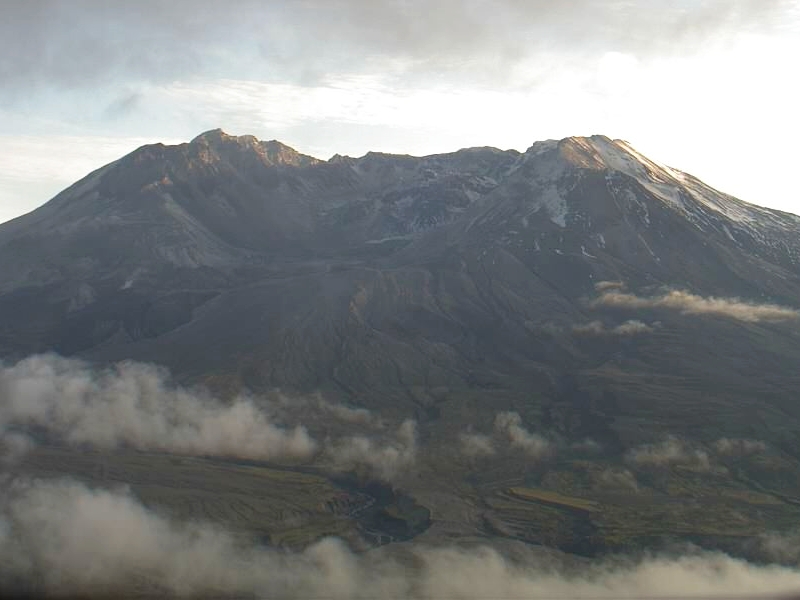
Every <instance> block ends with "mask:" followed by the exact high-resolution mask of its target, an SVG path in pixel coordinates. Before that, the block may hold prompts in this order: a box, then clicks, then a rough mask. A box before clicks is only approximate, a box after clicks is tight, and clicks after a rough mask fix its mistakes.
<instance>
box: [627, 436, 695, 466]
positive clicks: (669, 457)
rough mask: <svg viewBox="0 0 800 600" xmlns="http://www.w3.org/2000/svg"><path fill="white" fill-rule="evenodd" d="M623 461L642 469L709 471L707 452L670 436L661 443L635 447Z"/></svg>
mask: <svg viewBox="0 0 800 600" xmlns="http://www.w3.org/2000/svg"><path fill="white" fill-rule="evenodd" d="M625 459H626V460H627V461H628V462H629V463H630V464H633V465H637V466H642V467H672V466H679V465H680V466H686V467H690V468H693V469H695V470H698V471H710V470H711V459H710V457H709V455H708V452H706V451H705V450H702V449H700V448H695V447H694V446H692V445H691V444H689V443H688V442H686V441H684V440H681V439H679V438H676V437H672V436H671V437H668V438H667V439H666V440H664V441H663V442H659V443H655V444H644V445H642V446H637V447H636V448H633V449H631V450H629V451H628V452H627V453H626V455H625Z"/></svg>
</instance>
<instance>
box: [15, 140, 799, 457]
mask: <svg viewBox="0 0 800 600" xmlns="http://www.w3.org/2000/svg"><path fill="white" fill-rule="evenodd" d="M798 234H800V218H798V217H795V216H794V215H789V214H786V213H781V212H778V211H774V210H768V209H765V208H759V207H756V206H753V205H749V204H746V203H744V202H741V201H739V200H737V199H735V198H732V197H730V196H727V195H725V194H722V193H720V192H717V191H716V190H713V189H711V188H709V187H708V186H706V185H704V184H703V183H702V182H700V181H698V180H697V179H695V178H694V177H692V176H690V175H687V174H685V173H682V172H680V171H677V170H674V169H670V168H667V167H664V166H662V165H658V164H655V163H653V162H652V161H650V160H648V159H647V158H645V157H643V156H641V155H640V154H638V153H637V152H636V151H635V150H634V149H632V148H631V147H630V146H629V145H628V144H626V143H625V142H622V141H619V140H616V141H612V140H610V139H608V138H606V137H603V136H593V137H590V138H567V139H564V140H561V141H545V142H537V143H535V144H534V145H533V146H531V148H529V149H528V150H527V151H526V152H524V153H519V152H516V151H500V150H497V149H494V148H470V149H464V150H460V151H458V152H454V153H451V154H442V155H435V156H427V157H421V158H419V157H411V156H394V155H387V154H377V153H369V154H367V155H365V156H363V157H361V158H350V157H342V156H338V155H337V156H335V157H333V158H332V159H330V160H328V161H320V160H317V159H315V158H311V157H308V156H304V155H302V154H299V153H297V152H296V151H294V150H292V149H291V148H289V147H287V146H284V145H283V144H281V143H279V142H275V141H272V142H261V141H258V140H256V139H255V138H253V137H252V136H241V137H233V136H229V135H226V134H225V133H223V132H222V131H219V130H217V131H211V132H207V133H205V134H202V135H200V136H199V137H197V138H195V139H194V140H193V141H192V142H190V143H188V144H182V145H180V146H163V145H160V144H158V145H152V146H145V147H142V148H140V149H138V150H136V151H135V152H133V153H131V154H129V155H128V156H125V157H123V158H121V159H119V160H118V161H116V162H114V163H111V164H109V165H107V166H105V167H103V168H101V169H99V170H97V171H95V172H94V173H91V174H90V175H88V176H87V177H86V178H85V179H83V180H81V181H79V182H78V183H76V184H75V185H73V186H71V187H70V188H68V189H66V190H65V191H64V192H62V193H61V194H59V195H58V196H56V197H55V198H54V199H53V200H51V201H50V202H49V203H48V204H46V205H45V206H43V207H41V208H40V209H38V210H36V211H34V212H32V213H30V214H28V215H25V216H23V217H20V218H18V219H16V220H14V221H11V222H9V223H6V224H4V225H2V226H0V257H2V260H0V353H1V354H0V355H1V356H3V357H4V358H6V359H7V360H11V359H14V358H18V357H22V356H25V355H28V354H31V353H35V352H42V351H48V350H54V351H57V352H59V353H62V354H66V355H80V356H84V357H86V358H89V359H91V360H95V361H101V362H103V361H115V360H120V359H124V358H133V359H137V360H146V361H154V362H157V363H161V364H164V365H166V366H168V367H169V368H170V369H171V370H172V371H173V373H175V374H176V376H177V377H179V378H180V379H182V380H186V381H201V382H206V383H210V384H213V385H214V386H218V387H220V388H221V389H222V390H224V391H235V390H239V389H242V388H248V389H252V390H256V391H258V390H267V389H272V388H274V387H280V388H282V389H285V390H296V391H298V392H309V391H321V392H323V393H325V394H327V395H329V396H331V397H333V398H337V399H339V400H341V401H346V402H348V403H350V404H354V405H360V406H365V407H367V408H370V409H374V410H379V411H381V412H383V413H386V414H389V415H393V416H396V417H398V418H400V417H403V416H414V417H415V418H417V419H418V420H419V421H420V423H421V424H422V425H423V426H424V427H427V429H425V431H426V432H427V433H426V435H430V436H431V438H432V439H434V440H435V439H437V438H436V436H443V437H442V440H445V439H447V436H448V435H450V434H451V433H452V432H453V431H457V430H460V428H463V427H465V426H469V425H475V424H479V423H481V422H484V421H485V422H491V420H492V419H493V418H494V415H495V414H496V413H497V412H498V411H502V410H514V411H517V412H519V413H520V414H521V415H522V416H523V417H524V418H525V419H526V420H527V421H529V422H531V423H535V424H537V426H540V427H542V428H545V429H547V430H548V431H550V432H552V433H553V435H557V436H560V437H561V438H562V439H564V440H566V441H568V442H579V441H581V440H584V439H586V438H591V439H593V440H595V441H597V442H599V443H601V444H603V445H604V447H606V448H608V449H611V450H613V451H615V452H623V451H624V450H625V449H626V448H629V447H631V446H632V445H634V444H636V443H640V442H642V441H647V440H649V439H652V438H654V437H657V436H658V435H662V434H665V433H671V432H675V431H679V432H680V433H681V434H682V435H686V436H687V437H689V438H692V439H700V440H712V439H716V438H719V437H724V436H728V437H748V438H755V439H768V440H771V441H773V442H774V443H776V444H780V445H781V447H783V448H785V449H786V451H788V452H793V453H796V452H797V450H798V448H799V446H798V444H800V439H798V433H797V432H799V431H800V405H799V404H798V403H797V390H798V389H799V388H800V376H798V375H797V372H798V371H797V367H798V365H800V343H799V342H800V321H799V320H798V314H797V312H795V309H798V308H800V235H798ZM442 443H445V442H444V441H443V442H442Z"/></svg>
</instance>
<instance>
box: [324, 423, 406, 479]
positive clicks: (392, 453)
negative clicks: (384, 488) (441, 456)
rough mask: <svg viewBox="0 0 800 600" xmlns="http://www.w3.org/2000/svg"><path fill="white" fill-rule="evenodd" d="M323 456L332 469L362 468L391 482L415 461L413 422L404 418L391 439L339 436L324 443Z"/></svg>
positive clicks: (348, 469) (383, 437) (349, 469)
mask: <svg viewBox="0 0 800 600" xmlns="http://www.w3.org/2000/svg"><path fill="white" fill-rule="evenodd" d="M325 456H326V457H327V458H328V459H329V460H330V461H331V462H332V463H333V467H334V468H336V469H343V470H347V471H351V470H359V469H366V470H367V472H368V473H369V474H370V475H371V476H376V477H380V478H381V479H384V480H386V481H393V480H394V479H395V478H396V477H397V476H398V475H402V474H404V472H406V471H407V470H408V468H409V467H411V466H412V465H413V464H414V462H415V461H416V457H417V424H416V422H415V421H413V420H410V419H408V420H406V421H404V422H403V423H401V424H400V426H399V427H398V428H397V430H396V431H395V432H394V436H393V437H392V438H388V439H387V437H386V436H381V437H380V438H375V437H367V436H363V435H358V436H350V437H343V438H341V439H338V440H335V441H332V442H330V443H329V444H327V448H326V450H325Z"/></svg>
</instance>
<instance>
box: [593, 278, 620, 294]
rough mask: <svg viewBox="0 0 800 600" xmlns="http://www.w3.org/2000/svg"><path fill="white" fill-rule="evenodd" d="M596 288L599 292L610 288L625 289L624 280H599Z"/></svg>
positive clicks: (595, 285)
mask: <svg viewBox="0 0 800 600" xmlns="http://www.w3.org/2000/svg"><path fill="white" fill-rule="evenodd" d="M594 289H595V290H596V291H598V292H606V291H608V290H624V289H625V282H624V281H598V282H597V283H595V284H594Z"/></svg>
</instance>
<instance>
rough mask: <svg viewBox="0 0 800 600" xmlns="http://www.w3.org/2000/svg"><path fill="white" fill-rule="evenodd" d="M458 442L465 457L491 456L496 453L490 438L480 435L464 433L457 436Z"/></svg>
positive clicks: (469, 432)
mask: <svg viewBox="0 0 800 600" xmlns="http://www.w3.org/2000/svg"><path fill="white" fill-rule="evenodd" d="M458 441H459V443H460V444H461V452H462V453H463V454H465V455H467V456H491V455H493V454H495V453H496V452H497V450H496V448H495V446H494V441H493V440H492V438H491V437H489V436H488V435H484V434H482V433H473V432H471V431H465V432H463V433H461V434H459V436H458Z"/></svg>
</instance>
